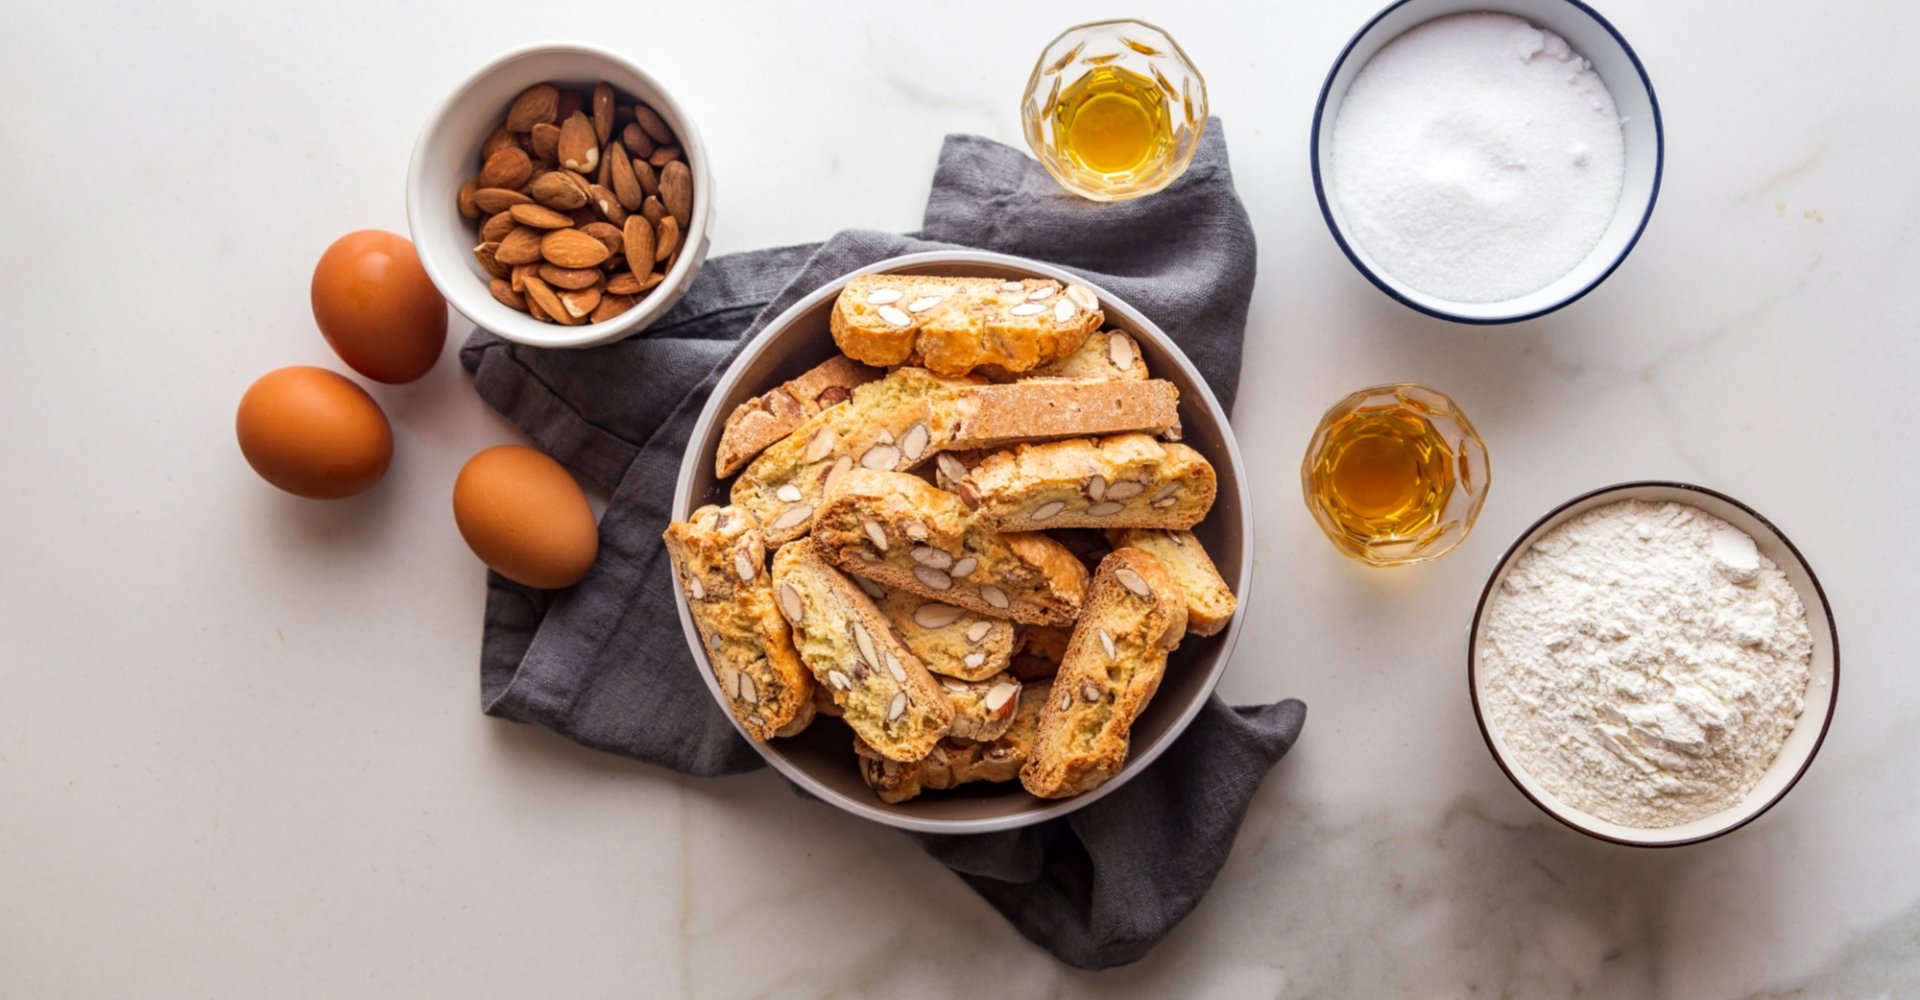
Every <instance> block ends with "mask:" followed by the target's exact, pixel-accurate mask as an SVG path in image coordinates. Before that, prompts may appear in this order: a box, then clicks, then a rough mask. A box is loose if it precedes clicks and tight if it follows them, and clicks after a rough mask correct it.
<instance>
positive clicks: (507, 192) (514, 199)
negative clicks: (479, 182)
mask: <svg viewBox="0 0 1920 1000" xmlns="http://www.w3.org/2000/svg"><path fill="white" fill-rule="evenodd" d="M514 152H516V153H517V152H519V150H514ZM520 155H522V156H525V155H526V154H525V153H521V154H520ZM532 200H533V199H532V198H529V197H527V196H526V195H524V194H521V193H520V192H518V191H515V190H513V188H504V187H486V186H484V185H483V186H482V187H481V188H480V190H478V191H475V192H474V193H473V203H474V204H475V205H478V206H479V207H480V211H482V212H504V211H506V210H507V209H509V208H512V207H513V206H515V205H525V204H527V203H528V202H530V201H532Z"/></svg>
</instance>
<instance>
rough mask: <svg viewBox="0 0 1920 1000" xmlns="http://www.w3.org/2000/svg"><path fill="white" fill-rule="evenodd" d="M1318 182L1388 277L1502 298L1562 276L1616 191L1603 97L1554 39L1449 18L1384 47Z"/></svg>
mask: <svg viewBox="0 0 1920 1000" xmlns="http://www.w3.org/2000/svg"><path fill="white" fill-rule="evenodd" d="M1330 156H1331V163H1330V168H1331V169H1330V177H1329V178H1328V186H1329V189H1330V193H1331V194H1332V196H1333V198H1334V199H1335V201H1336V202H1337V204H1338V205H1339V208H1340V212H1341V216H1342V226H1343V229H1344V230H1345V232H1346V234H1347V236H1348V238H1349V239H1350V240H1352V241H1353V242H1356V243H1358V244H1359V246H1360V248H1361V250H1362V251H1363V252H1364V253H1365V255H1366V256H1367V257H1369V258H1371V259H1372V261H1373V262H1374V263H1375V264H1376V265H1378V266H1379V267H1380V268H1382V269H1384V270H1385V271H1386V272H1387V273H1388V274H1390V275H1392V276H1393V277H1394V278H1396V279H1398V280H1400V281H1402V282H1405V283H1406V284H1408V285H1411V286H1413V287H1414V288H1416V289H1419V290H1420V291H1423V292H1426V293H1427V294H1429V295H1436V296H1439V297H1441V298H1445V299H1450V300H1453V301H1456V302H1500V301H1504V300H1507V299H1512V298H1516V297H1518V296H1521V295H1525V294H1526V293H1528V292H1533V291H1537V290H1539V289H1541V288H1545V287H1546V286H1548V285H1550V284H1552V283H1553V282H1554V280H1555V279H1557V278H1559V277H1560V276H1562V275H1564V274H1566V273H1567V272H1568V271H1571V270H1572V269H1573V268H1574V266H1575V265H1576V264H1578V263H1580V261H1581V260H1582V259H1584V258H1585V257H1586V255H1587V253H1588V251H1590V250H1592V249H1593V247H1594V245H1595V244H1597V243H1598V242H1599V241H1600V237H1601V235H1602V234H1603V233H1605V232H1606V229H1607V226H1608V224H1609V223H1610V222H1611V221H1612V220H1613V214H1614V206H1615V205H1616V204H1617V203H1618V202H1619V200H1620V187H1621V180H1622V177H1623V176H1624V171H1625V161H1626V149H1625V140H1624V138H1623V137H1622V134H1621V130H1620V117H1619V112H1618V110H1617V109H1616V108H1615V107H1614V103H1613V95H1612V94H1611V93H1609V92H1608V91H1607V87H1606V84H1604V83H1602V82H1601V80H1600V77H1599V76H1598V75H1597V74H1595V73H1594V72H1593V69H1592V68H1591V66H1590V65H1589V64H1588V62H1587V61H1586V60H1585V59H1583V58H1581V56H1580V55H1579V54H1578V53H1576V52H1574V51H1573V50H1572V49H1571V48H1569V47H1568V45H1567V42H1566V40H1565V39H1563V38H1561V37H1560V36H1558V35H1555V34H1553V33H1552V32H1548V31H1542V30H1540V29H1538V28H1535V27H1533V26H1532V25H1529V24H1528V23H1527V22H1525V21H1522V20H1520V19H1519V18H1516V17H1512V16H1509V15H1506V14H1485V13H1480V14H1456V15H1453V16H1450V17H1442V18H1438V19H1436V20H1433V21H1429V22H1427V23H1425V24H1422V25H1420V26H1418V27H1416V28H1413V29H1412V30H1410V31H1408V32H1407V33H1405V34H1403V35H1401V36H1400V37H1398V38H1396V39H1394V40H1393V41H1391V42H1389V43H1387V44H1386V45H1385V46H1384V47H1382V48H1381V49H1380V51H1379V52H1377V53H1375V54H1374V56H1373V58H1371V59H1369V60H1368V61H1367V63H1366V65H1365V66H1364V67H1362V68H1361V70H1360V72H1359V73H1358V74H1356V75H1355V76H1354V78H1353V83H1352V85H1351V87H1349V89H1348V90H1347V95H1346V98H1345V100H1344V101H1343V102H1342V103H1341V105H1340V110H1339V116H1338V117H1337V118H1336V119H1335V121H1334V126H1333V136H1332V144H1331V149H1330Z"/></svg>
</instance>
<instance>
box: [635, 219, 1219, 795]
mask: <svg viewBox="0 0 1920 1000" xmlns="http://www.w3.org/2000/svg"><path fill="white" fill-rule="evenodd" d="M673 503H674V507H673V517H674V520H673V522H672V523H671V524H670V525H669V526H668V527H667V530H666V532H665V536H664V537H665V540H666V543H667V551H668V553H669V555H670V557H671V565H672V572H673V574H674V577H675V583H676V584H677V586H676V591H677V593H678V595H679V600H678V602H677V603H678V607H679V612H680V621H681V625H682V626H683V628H684V629H685V631H686V635H687V641H688V643H689V645H690V646H691V647H692V648H693V650H694V653H695V659H696V661H697V662H699V663H701V664H702V665H703V666H704V667H705V668H706V669H705V670H703V675H704V677H705V679H706V682H707V686H708V687H709V689H710V690H711V691H712V694H713V697H714V698H715V699H716V700H717V701H718V703H719V704H720V705H721V706H722V707H723V708H725V709H726V711H727V713H728V716H729V717H730V718H731V719H732V720H733V723H734V725H735V726H736V727H737V728H738V729H739V731H740V733H741V735H743V736H744V737H746V738H747V739H748V740H749V741H751V742H752V744H753V746H754V747H755V749H757V750H758V751H759V752H760V754H761V755H762V756H763V757H765V758H766V760H767V762H768V763H769V764H771V765H772V766H773V767H774V768H776V769H778V770H779V771H780V772H781V773H782V774H784V775H786V776H787V777H788V778H790V779H792V780H793V781H794V782H796V783H797V784H799V785H800V786H801V787H802V788H804V789H805V790H806V791H808V792H809V793H811V794H813V795H815V796H817V797H819V798H821V799H823V800H825V801H827V802H829V803H832V804H833V805H835V806H837V807H839V808H841V809H844V810H846V811H848V812H851V813H854V814H856V815H859V816H863V817H866V818H869V819H873V820H876V821H878V822H882V823H887V824H890V825H893V826H898V827H903V828H907V829H913V830H920V831H925V832H934V833H984V832H989V831H994V830H1005V829H1011V828H1015V827H1020V826H1025V825H1028V824H1031V823H1036V822H1039V821H1041V820H1044V819H1048V818H1050V817H1054V816H1059V815H1062V814H1064V813H1067V812H1071V811H1072V810H1074V809H1077V808H1079V807H1081V806H1084V805H1086V804H1088V803H1090V802H1092V801H1095V800H1097V799H1099V798H1100V797H1102V796H1104V795H1107V794H1109V793H1111V792H1113V791H1114V790H1116V789H1118V788H1120V787H1121V786H1122V785H1124V784H1125V783H1126V781H1127V780H1128V779H1129V778H1130V777H1132V776H1133V775H1135V774H1137V773H1139V772H1140V771H1141V770H1142V769H1143V768H1145V767H1147V766H1148V765H1149V764H1151V763H1152V761H1153V760H1154V759H1155V758H1156V757H1158V756H1159V755H1160V754H1161V753H1162V752H1164V751H1165V750H1166V749H1167V748H1168V747H1169V746H1170V745H1171V744H1172V742H1173V741H1174V739H1175V738H1177V737H1178V736H1179V735H1180V733H1181V732H1182V731H1183V730H1184V729H1185V728H1186V726H1187V724H1188V723H1189V722H1191V721H1192V720H1193V718H1194V716H1195V715H1196V714H1197V713H1198V712H1199V711H1200V708H1201V707H1202V705H1203V704H1204V703H1205V702H1206V700H1207V698H1208V697H1209V696H1210V695H1211V693H1212V691H1213V688H1214V686H1215V684H1216V683H1217V682H1218V681H1219V678H1220V674H1221V672H1222V670H1223V669H1224V668H1225V666H1226V662H1227V659H1228V656H1229V655H1230V653H1231V652H1232V649H1233V643H1234V639H1235V636H1236V634H1237V631H1238V623H1239V618H1238V616H1237V614H1236V611H1237V609H1238V607H1239V606H1240V603H1241V602H1242V601H1243V600H1244V599H1245V596H1246V589H1247V585H1248V583H1249V582H1250V578H1251V575H1252V562H1253V529H1252V521H1251V515H1250V512H1249V504H1248V499H1247V493H1246V483H1245V480H1244V478H1243V476H1242V471H1241V464H1240V456H1239V451H1238V449H1237V447H1236V446H1235V444H1234V440H1233V432H1232V428H1231V427H1230V426H1229V425H1228V422H1227V417H1226V414H1225V413H1224V412H1223V411H1222V410H1221V408H1220V405H1219V403H1218V401H1217V400H1215V399H1214V397H1213V394H1212V393H1211V392H1210V391H1209V390H1208V388H1207V386H1206V384H1205V382H1204V381H1203V380H1202V379H1201V377H1200V375H1199V373H1198V372H1197V371H1196V370H1195V369H1194V367H1193V365H1192V364H1191V362H1189V361H1188V360H1187V358H1186V357H1185V356H1184V355H1183V354H1182V353H1181V352H1180V350H1179V348H1178V347H1177V346H1175V344H1174V343H1173V341H1172V339H1171V338H1169V337H1168V336H1167V335H1166V334H1165V333H1164V332H1162V331H1161V330H1160V329H1159V328H1158V327H1156V326H1154V324H1153V323H1152V322H1151V321H1150V320H1148V319H1147V318H1146V317H1145V316H1143V315H1141V314H1140V313H1139V312H1138V311H1136V310H1135V309H1133V308H1131V307H1130V306H1128V305H1127V304H1126V303H1124V302H1121V301H1119V300H1117V299H1116V298H1114V297H1113V296H1112V295H1110V294H1109V293H1107V292H1105V291H1104V290H1102V289H1100V288H1099V287H1098V286H1096V285H1094V284H1092V283H1090V282H1087V281H1085V280H1083V279H1080V278H1078V277H1076V276H1075V275H1073V274H1071V273H1069V272H1067V271H1063V270H1060V269H1058V268H1054V267H1050V266H1048V265H1045V264H1040V263H1037V262H1034V261H1028V260H1023V259H1020V258H1017V257H1010V256H1005V255H1001V254H993V253H985V252H979V251H952V252H936V253H925V254H913V255H909V256H904V257H897V258H894V259H892V260H888V261H883V262H881V263H879V264H876V265H874V266H872V267H870V268H867V269H864V270H862V271H859V272H855V273H853V274H850V275H847V276H845V277H843V278H840V279H838V280H836V281H833V282H830V283H828V284H827V285H826V286H824V287H822V288H820V289H818V290H817V291H815V292H813V293H812V294H810V295H808V296H807V297H805V298H803V299H801V300H800V301H799V302H797V303H795V304H794V305H793V306H792V307H791V308H789V309H788V310H786V311H785V312H784V313H782V314H781V315H780V316H779V317H777V318H775V319H774V320H773V322H771V323H769V324H768V325H767V327H766V328H765V329H764V330H762V331H761V332H760V333H759V334H758V335H757V336H756V337H755V338H754V339H753V340H752V341H751V342H750V343H748V344H747V345H746V346H745V347H744V348H743V349H742V350H741V352H740V354H739V355H738V356H737V357H736V359H735V360H734V362H733V364H732V365H731V366H730V367H729V368H728V369H727V371H726V372H725V373H723V375H722V376H721V378H720V380H719V382H718V384H717V385H716V387H715V389H714V392H713V395H712V396H711V398H710V399H709V400H708V402H707V405H706V408H705V411H704V412H703V413H702V414H701V417H700V420H699V423H698V424H697V425H696V426H695V428H694V430H693V433H692V436H691V439H690V442H689V444H688V450H687V454H686V458H685V460H684V461H683V462H682V465H681V470H680V477H679V482H678V486H677V489H676V491H675V494H674V501H673Z"/></svg>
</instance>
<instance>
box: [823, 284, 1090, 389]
mask: <svg viewBox="0 0 1920 1000" xmlns="http://www.w3.org/2000/svg"><path fill="white" fill-rule="evenodd" d="M1104 318H1105V317H1104V316H1103V315H1102V313H1101V312H1100V303H1099V301H1098V300H1097V299H1096V298H1095V297H1094V295H1093V293H1092V292H1091V291H1089V290H1088V289H1087V288H1086V286H1084V285H1068V286H1066V287H1064V288H1062V287H1061V285H1060V283H1059V282H1057V281H1052V280H1048V279H1044V278H1030V279H1027V280H1024V281H1002V280H999V279H995V278H939V277H932V276H926V275H917V274H866V275H861V276H860V277H857V278H854V279H853V280H851V281H849V282H847V286H846V287H845V288H844V289H842V290H841V292H840V295H839V297H838V298H836V299H835V300H834V303H833V319H832V323H831V325H832V329H833V340H834V343H836V344H839V345H840V349H841V350H842V351H845V352H846V354H847V356H848V357H850V358H852V359H854V360H855V361H863V362H865V363H867V364H870V365H879V366H881V367H892V366H894V365H906V364H917V365H921V366H923V367H925V368H926V369H928V370H929V371H933V372H937V373H940V374H943V375H965V374H966V373H968V372H970V371H972V370H973V369H975V368H978V367H980V366H981V365H997V366H999V367H1002V368H1005V369H1007V370H1009V371H1015V372H1023V371H1027V370H1029V369H1032V368H1033V367H1034V366H1036V365H1039V364H1043V363H1045V362H1047V361H1051V360H1053V359H1055V358H1058V357H1062V356H1064V355H1067V354H1071V353H1073V351H1075V350H1076V349H1078V348H1079V347H1080V345H1081V344H1082V343H1084V342H1085V341H1086V339H1087V335H1088V334H1091V333H1092V332H1094V331H1095V330H1098V329H1100V323H1101V321H1102V320H1103V319H1104Z"/></svg>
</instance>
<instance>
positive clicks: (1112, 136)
mask: <svg viewBox="0 0 1920 1000" xmlns="http://www.w3.org/2000/svg"><path fill="white" fill-rule="evenodd" d="M1020 118H1021V124H1022V126H1023V127H1024V130H1025V132H1026V135H1027V145H1029V146H1031V147H1033V155H1035V156H1037V157H1039V158H1040V162H1041V163H1042V164H1044V165H1045V166H1046V168H1047V172H1048V173H1051V174H1052V175H1053V176H1054V179H1055V180H1058V181H1059V182H1060V184H1061V186H1063V187H1065V188H1066V189H1067V190H1069V191H1071V192H1073V193H1074V194H1077V195H1080V196H1081V197H1083V198H1091V199H1093V200H1095V201H1121V200H1123V199H1127V198H1138V197H1140V196H1141V195H1147V194H1152V193H1154V192H1155V191H1158V190H1160V189H1161V188H1164V187H1166V186H1167V185H1169V184H1172V183H1173V182H1174V180H1175V179H1176V178H1178V177H1179V176H1180V175H1181V174H1182V173H1183V172H1185V171H1186V169H1187V165H1188V164H1189V163H1192V162H1193V150H1194V147H1195V146H1197V145H1198V144H1199V142H1200V133H1201V132H1203V131H1204V130H1205V129H1206V125H1207V81H1206V80H1204V79H1202V78H1201V76H1200V71H1199V70H1197V69H1194V68H1193V62H1192V61H1191V60H1189V59H1188V58H1187V54H1186V53H1185V52H1183V51H1181V49H1180V46H1179V45H1178V44H1176V43H1175V42H1174V40H1173V39H1172V38H1171V37H1169V36H1168V35H1167V33H1166V32H1164V31H1161V30H1160V29H1159V28H1156V27H1154V26H1153V25H1151V24H1146V23H1144V22H1141V21H1098V22H1095V23H1093V24H1083V25H1080V26H1079V27H1077V28H1069V29H1067V30H1066V31H1065V32H1064V33H1062V34H1061V35H1060V37H1058V38H1056V39H1054V40H1053V41H1052V43H1050V44H1049V45H1048V46H1047V47H1046V50H1045V51H1043V52H1041V53H1040V60H1039V61H1038V62H1037V63H1035V64H1034V67H1033V75H1032V76H1031V77H1029V78H1028V80H1027V92H1026V94H1025V95H1024V96H1023V97H1022V98H1021V100H1020Z"/></svg>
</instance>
